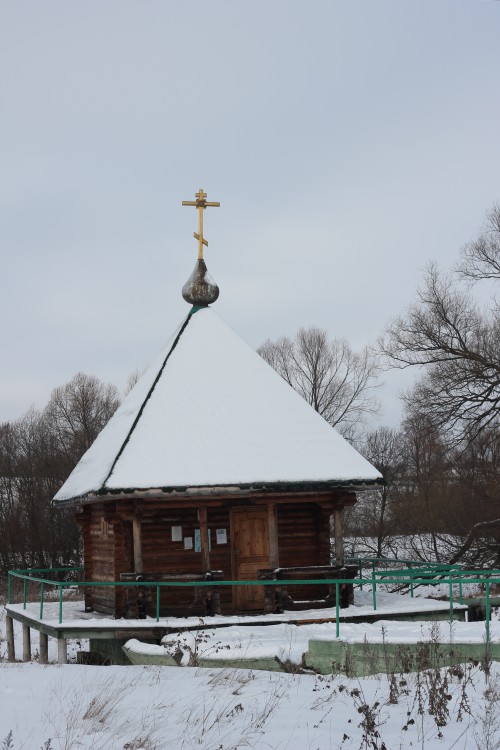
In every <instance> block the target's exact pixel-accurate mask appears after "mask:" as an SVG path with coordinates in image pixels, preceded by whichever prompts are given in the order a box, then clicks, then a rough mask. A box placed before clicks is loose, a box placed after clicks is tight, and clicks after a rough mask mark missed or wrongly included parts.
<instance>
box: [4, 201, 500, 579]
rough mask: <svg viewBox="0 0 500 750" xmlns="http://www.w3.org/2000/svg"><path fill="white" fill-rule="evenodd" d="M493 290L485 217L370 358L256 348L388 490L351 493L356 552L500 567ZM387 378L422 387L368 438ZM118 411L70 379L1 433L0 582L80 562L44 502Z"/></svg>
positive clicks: (494, 270) (68, 532)
mask: <svg viewBox="0 0 500 750" xmlns="http://www.w3.org/2000/svg"><path fill="white" fill-rule="evenodd" d="M499 281H500V207H499V206H495V207H493V209H492V210H491V211H490V212H489V213H488V214H487V218H486V223H485V226H484V227H483V230H482V231H481V232H480V233H479V235H478V237H477V238H476V239H475V240H474V241H472V242H470V243H468V244H466V245H465V246H464V247H463V248H462V250H461V252H460V257H459V260H458V262H457V264H456V266H455V268H453V269H452V270H451V271H450V272H442V271H440V270H439V269H438V267H437V266H436V265H435V264H431V265H430V266H429V267H428V269H427V272H426V274H425V277H424V280H423V283H422V284H421V286H420V288H419V289H418V290H417V296H416V300H415V301H414V302H413V303H412V304H411V305H410V306H409V308H408V310H406V312H404V313H403V314H402V315H401V316H399V317H398V318H397V319H396V320H395V321H393V322H392V323H391V324H390V326H389V327H388V329H387V331H386V332H385V334H384V335H383V336H381V338H380V339H379V341H378V343H377V345H376V346H373V347H366V348H364V349H363V350H362V351H361V352H355V351H353V349H352V348H351V347H350V345H349V344H348V343H347V342H346V341H345V340H344V339H339V338H331V337H329V336H328V334H327V333H326V332H325V331H323V330H321V329H318V328H309V329H301V330H300V331H299V332H298V333H297V334H296V336H295V337H293V338H292V337H281V338H279V339H277V340H275V341H272V340H267V341H266V342H265V343H264V344H263V345H262V346H261V347H260V348H259V350H258V352H259V354H260V355H261V356H262V357H263V358H264V359H265V360H266V361H267V362H268V363H269V364H270V365H271V366H272V367H273V368H274V369H275V370H276V371H277V372H278V373H279V374H280V375H281V376H282V377H283V378H284V380H285V381H286V382H287V383H288V384H289V385H290V386H291V387H293V388H294V389H295V390H296V391H297V392H298V393H300V395H301V396H302V397H303V398H305V399H306V401H308V403H310V404H311V406H312V407H313V408H314V409H316V411H318V412H319V413H320V414H322V416H323V417H324V418H325V419H326V420H327V421H328V422H329V423H330V424H331V425H332V426H334V427H336V429H338V430H339V431H340V432H341V433H342V434H343V435H344V437H346V438H347V439H348V440H350V441H351V442H352V443H353V444H355V446H356V448H357V449H358V450H360V451H361V452H362V453H363V454H364V455H365V456H366V458H367V459H368V460H370V461H371V462H372V463H373V464H374V465H375V466H376V467H377V468H378V469H379V471H381V473H382V475H383V476H384V479H385V486H384V487H382V488H380V489H377V490H374V491H371V492H367V493H360V495H359V501H358V503H357V505H356V506H355V507H354V508H353V509H351V510H350V511H349V513H348V514H347V519H346V522H347V523H346V533H347V535H348V536H349V537H350V538H351V539H352V540H356V539H358V540H359V539H361V538H362V539H364V540H365V542H364V543H365V545H366V544H367V543H368V547H367V551H370V552H373V553H376V554H378V555H382V554H391V553H392V552H393V549H392V548H391V545H392V544H393V539H394V535H396V534H399V535H402V536H403V535H404V536H405V537H407V539H408V540H410V541H409V544H410V545H411V544H412V543H413V549H410V550H409V554H412V555H427V556H428V557H429V558H430V557H432V558H433V559H438V560H443V561H444V560H453V561H455V560H459V559H460V560H462V561H465V562H467V563H469V564H470V565H483V564H484V565H495V566H496V567H500V507H499V506H500V493H499V489H500V460H499V459H500V431H499V418H500V308H499V304H498V302H497V300H496V298H495V297H494V294H495V287H496V286H497V285H498V282H499ZM481 284H489V285H490V287H491V288H492V289H493V296H492V298H491V301H490V304H489V306H487V307H481V306H480V305H479V304H478V302H477V301H476V300H475V297H474V291H475V288H476V286H477V285H481ZM387 367H400V368H405V367H413V368H418V371H419V377H418V378H417V380H416V383H415V385H414V386H413V387H412V388H411V389H410V390H409V391H408V392H407V393H405V394H404V395H403V397H402V398H403V405H404V415H403V420H402V423H401V426H400V428H398V429H393V428H388V427H381V428H379V429H377V430H374V431H373V430H372V431H370V430H369V429H368V426H367V425H368V418H369V416H370V415H371V414H374V413H376V412H377V410H378V409H379V403H378V401H377V398H376V387H377V383H378V378H379V376H380V373H381V370H382V369H383V368H387ZM136 379H137V378H136V376H132V378H131V385H132V384H133V381H134V380H136ZM119 402H120V398H119V393H118V390H117V389H116V387H115V386H113V385H109V384H104V383H102V382H101V381H99V380H98V379H97V378H95V377H92V376H89V375H84V374H82V373H79V374H78V375H76V376H75V377H74V378H73V379H72V380H71V381H70V382H69V383H67V384H66V385H64V386H61V387H59V388H56V389H55V390H54V391H53V393H52V395H51V397H50V400H49V402H48V404H47V406H46V407H45V408H44V409H42V410H35V409H31V410H30V411H29V412H28V413H27V414H26V415H25V416H24V417H22V418H21V419H19V420H17V421H14V422H8V423H5V424H3V425H0V567H1V568H2V569H3V570H6V569H8V568H9V567H16V566H18V567H19V566H20V567H30V566H35V567H44V566H55V565H62V564H65V565H66V564H76V563H78V562H79V561H80V557H81V550H80V536H79V532H78V528H77V526H76V523H75V521H74V514H73V512H72V511H64V510H63V511H60V510H58V511H55V510H54V509H53V507H52V504H51V499H52V497H53V496H54V494H55V493H56V492H57V490H58V489H59V487H60V486H61V484H62V483H63V482H64V480H65V479H66V478H67V476H68V475H69V473H70V472H71V470H72V469H73V468H74V466H75V465H76V463H77V462H78V460H79V459H80V457H81V456H82V455H83V453H84V452H85V451H86V450H87V448H88V447H89V446H90V445H91V444H92V442H93V441H94V440H95V438H96V437H97V435H98V434H99V432H100V431H101V429H102V428H103V427H104V425H105V424H106V423H107V421H108V420H109V418H110V417H111V415H112V414H113V413H114V411H115V409H116V408H117V406H118V404H119ZM366 540H368V542H367V541H366ZM412 540H413V542H412ZM426 545H427V549H426ZM353 551H354V550H353Z"/></svg>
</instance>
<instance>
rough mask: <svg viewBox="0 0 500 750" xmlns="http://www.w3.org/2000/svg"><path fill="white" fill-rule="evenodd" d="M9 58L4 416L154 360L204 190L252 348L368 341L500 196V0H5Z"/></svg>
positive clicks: (188, 265) (1, 208)
mask: <svg viewBox="0 0 500 750" xmlns="http://www.w3.org/2000/svg"><path fill="white" fill-rule="evenodd" d="M0 71H1V72H0V252H1V259H2V273H1V277H0V278H1V281H0V325H1V336H2V347H1V351H2V354H1V368H0V422H1V421H4V420H8V419H15V418H17V417H19V416H21V415H22V414H23V413H24V412H25V411H26V410H27V409H28V408H29V407H30V405H31V404H35V405H36V406H43V405H44V403H45V402H46V400H47V399H48V397H49V395H50V392H51V390H52V388H54V387H55V386H57V385H61V384H64V383H66V382H67V381H68V380H69V379H70V378H71V377H72V376H73V375H74V374H75V373H76V372H78V371H84V372H87V373H89V374H94V375H97V376H98V377H99V378H101V379H102V380H104V381H107V382H113V383H115V384H116V385H118V386H119V387H120V388H123V387H124V386H125V383H126V380H127V377H128V375H129V374H130V373H131V372H132V371H133V370H134V369H136V368H139V369H141V368H142V367H143V366H145V365H146V364H147V363H148V362H149V361H150V360H151V359H152V358H153V357H154V356H155V355H156V353H157V352H158V350H159V349H160V348H161V346H162V345H163V344H164V342H165V341H166V339H167V338H168V337H169V335H170V333H171V332H172V331H173V330H174V329H175V328H176V326H177V325H178V323H179V322H180V321H181V320H182V318H183V317H184V316H185V315H186V313H187V312H188V306H187V305H186V303H185V302H184V301H183V300H182V298H181V294H180V289H181V287H182V285H183V283H184V282H185V280H186V279H187V277H188V276H189V274H190V273H191V270H192V268H193V266H194V262H195V259H196V243H195V240H194V239H192V232H193V230H195V229H196V212H195V211H194V209H192V208H183V207H181V200H192V199H193V197H194V193H195V192H196V190H197V189H198V188H199V187H203V188H204V189H205V190H206V191H207V193H208V199H209V200H219V201H221V204H222V205H221V208H218V209H209V210H207V211H206V213H205V235H206V237H207V239H208V241H209V247H208V250H207V251H206V254H205V257H206V260H207V265H208V268H209V270H210V273H211V275H212V276H213V277H214V278H215V280H216V281H217V283H218V284H219V286H220V289H221V295H220V298H219V301H218V302H217V303H216V305H215V308H216V310H217V311H218V312H219V314H220V315H221V316H222V317H223V318H224V319H225V320H226V321H227V322H228V323H229V324H230V325H232V327H233V328H234V329H235V330H236V331H237V332H238V333H239V334H240V335H241V336H242V337H243V338H244V339H245V340H246V341H247V342H248V343H249V344H251V345H252V346H254V347H257V346H258V345H259V344H261V343H262V342H263V341H264V340H265V339H266V338H267V337H277V336H279V335H282V334H287V335H290V334H293V333H295V331H296V330H297V329H298V328H299V327H300V326H309V325H317V326H320V327H322V328H325V329H326V330H327V331H328V332H329V333H330V334H331V335H332V336H343V337H345V338H347V339H348V340H349V342H350V343H351V344H352V346H353V347H355V348H359V347H361V346H363V345H364V344H367V343H369V342H370V341H373V340H374V339H375V338H376V337H377V336H378V335H379V334H380V333H382V331H383V329H384V327H385V326H386V324H387V323H388V322H389V321H390V320H391V319H392V318H393V317H395V316H396V315H398V314H399V313H400V312H402V311H403V310H404V308H405V306H406V305H407V304H408V302H409V301H410V300H411V299H412V298H413V297H414V291H415V288H416V285H417V282H418V280H419V279H420V278H421V275H422V269H423V268H424V266H425V263H426V261H428V260H429V259H436V260H438V261H439V263H440V264H441V265H442V266H449V265H451V264H452V263H453V262H454V261H455V259H456V257H457V252H458V249H459V247H460V246H461V245H462V244H463V243H464V242H466V241H467V240H470V239H472V238H473V237H474V236H475V235H476V234H477V232H478V230H479V229H480V227H481V224H482V222H483V219H484V214H485V211H486V210H487V209H488V208H490V207H491V205H492V204H493V203H494V202H496V201H498V200H500V189H499V179H500V148H499V133H500V83H499V82H500V76H499V73H500V2H495V1H494V0H406V1H405V2H402V0H343V1H342V2H340V0H324V1H323V0H316V1H315V2H310V3H305V2H303V1H302V2H294V1H293V0H286V2H285V1H281V0H273V1H272V2H270V1H269V0H253V2H251V3H249V2H235V1H234V0H227V1H225V0H212V2H198V1H197V0H193V1H192V2H173V1H172V2H169V1H168V0H148V1H147V2H139V0H135V1H134V2H132V1H131V0H85V2H76V1H73V2H71V1H69V2H68V0H44V2H40V0H19V1H18V0H11V1H10V2H7V1H6V0H0ZM385 380H386V381H387V383H388V386H387V387H386V388H385V389H383V390H381V393H380V396H381V397H382V400H383V403H384V406H385V412H384V413H383V415H382V417H381V421H382V422H388V423H394V422H395V421H396V420H397V417H398V405H397V399H396V397H395V393H396V390H397V388H398V387H399V385H401V383H402V382H403V381H402V380H401V379H399V380H398V378H397V377H394V376H389V377H386V378H385Z"/></svg>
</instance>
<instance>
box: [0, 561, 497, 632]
mask: <svg viewBox="0 0 500 750" xmlns="http://www.w3.org/2000/svg"><path fill="white" fill-rule="evenodd" d="M360 561H361V565H359V562H360ZM349 562H356V563H358V566H359V567H360V568H361V571H362V570H363V567H364V569H365V570H366V569H367V568H368V567H369V568H370V569H371V571H370V575H369V577H363V576H362V575H361V574H360V576H358V577H357V578H354V579H353V578H345V579H342V578H335V579H325V578H321V579H317V578H311V579H300V580H294V579H283V580H276V579H274V580H258V581H256V580H248V581H196V582H195V581H188V582H186V581H182V582H181V581H177V582H173V581H168V582H163V581H81V580H78V574H81V572H82V571H83V568H30V569H28V570H11V571H9V573H8V599H7V600H8V603H9V604H10V603H11V597H12V581H13V579H19V580H21V581H22V582H23V608H24V609H26V603H27V587H28V583H36V584H39V586H40V603H39V607H40V608H39V612H40V615H39V617H40V620H42V619H43V610H44V602H45V592H46V588H47V587H54V588H56V589H57V590H58V603H59V623H62V621H63V592H64V589H66V588H75V587H78V588H85V587H87V586H91V587H101V586H102V587H106V586H114V587H116V588H119V587H122V586H125V587H129V588H130V587H134V588H141V587H142V588H148V589H153V590H155V593H156V605H155V610H156V611H155V616H156V622H159V620H160V593H161V590H162V589H164V588H179V587H180V588H186V587H194V588H197V587H201V588H203V587H207V586H208V587H211V588H214V587H217V586H275V587H276V586H280V585H281V586H285V585H286V586H307V585H311V584H313V585H322V586H325V585H327V586H335V619H336V635H337V637H338V636H339V627H340V626H339V620H340V586H342V585H343V584H348V585H350V584H353V585H354V586H359V587H360V589H362V588H363V586H366V585H367V584H368V585H370V586H371V589H372V603H373V610H374V611H376V610H377V589H378V588H379V587H380V586H382V585H383V586H386V585H396V586H398V588H403V587H407V588H408V590H409V591H410V593H411V595H412V596H413V591H414V588H415V587H416V586H422V585H426V586H428V585H431V586H437V585H440V584H446V585H447V586H448V599H449V607H450V619H452V618H453V601H454V599H453V590H454V587H456V588H457V589H458V601H459V603H460V604H462V602H463V596H462V593H463V585H464V584H465V583H468V584H474V585H479V586H482V587H483V588H484V591H485V609H486V639H487V640H488V641H489V640H490V624H489V623H490V616H491V596H490V588H491V586H499V585H500V570H487V571H485V570H481V571H477V570H476V571H474V570H472V571H471V570H462V569H461V568H460V567H459V566H449V565H448V566H447V565H431V564H429V563H422V564H420V563H417V564H416V567H412V568H402V569H399V570H388V569H387V568H385V569H377V567H376V566H377V565H380V564H381V563H382V564H386V563H391V564H401V563H406V564H407V563H411V564H412V565H415V561H406V560H397V559H393V560H391V559H390V558H350V559H349ZM49 576H50V577H49ZM63 577H64V578H66V579H67V578H69V577H70V578H71V580H61V578H63Z"/></svg>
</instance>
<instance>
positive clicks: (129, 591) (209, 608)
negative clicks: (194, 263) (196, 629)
mask: <svg viewBox="0 0 500 750" xmlns="http://www.w3.org/2000/svg"><path fill="white" fill-rule="evenodd" d="M222 580H224V573H223V572H222V570H211V571H209V572H208V573H155V572H153V573H121V575H120V581H123V582H129V583H135V582H136V583H151V584H152V585H151V586H126V587H124V588H125V591H126V597H125V618H126V619H145V618H146V617H147V616H148V615H149V616H150V617H154V616H155V615H156V587H155V586H154V585H153V584H155V583H201V582H205V581H222ZM193 589H194V594H193V599H192V602H191V603H190V604H189V603H188V604H187V606H186V604H185V603H184V602H182V603H181V604H177V603H176V599H178V598H180V597H179V592H181V591H182V592H186V591H192V590H193ZM160 592H161V600H160V601H161V603H160V615H162V616H171V617H188V616H190V615H195V616H198V617H206V616H208V615H217V614H220V594H219V587H218V586H214V587H213V588H212V587H211V586H193V588H191V587H187V586H186V587H184V586H183V587H177V586H175V587H171V588H170V587H168V586H161V587H160ZM176 594H177V596H176ZM181 598H182V599H185V598H186V597H185V596H183V597H181ZM165 600H167V603H165Z"/></svg>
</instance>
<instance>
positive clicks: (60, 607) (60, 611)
mask: <svg viewBox="0 0 500 750" xmlns="http://www.w3.org/2000/svg"><path fill="white" fill-rule="evenodd" d="M62 592H63V587H62V583H60V584H59V625H60V624H61V623H62V600H63V596H62Z"/></svg>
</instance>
